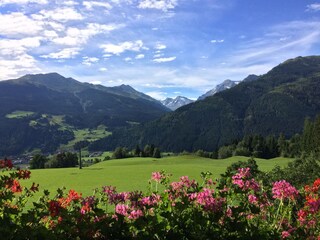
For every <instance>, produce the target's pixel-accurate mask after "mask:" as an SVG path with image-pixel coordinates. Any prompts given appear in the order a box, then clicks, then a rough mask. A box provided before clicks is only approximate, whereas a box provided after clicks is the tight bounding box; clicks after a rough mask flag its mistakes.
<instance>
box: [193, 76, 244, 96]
mask: <svg viewBox="0 0 320 240" xmlns="http://www.w3.org/2000/svg"><path fill="white" fill-rule="evenodd" d="M238 83H239V81H232V80H230V79H227V80H224V81H223V82H222V83H220V84H218V85H217V86H216V87H215V88H213V89H211V90H210V91H208V92H206V93H205V94H203V95H201V96H200V97H199V98H198V100H203V99H205V98H207V97H210V96H213V95H214V94H216V93H218V92H221V91H224V90H226V89H230V88H232V87H234V86H236V85H237V84H238Z"/></svg>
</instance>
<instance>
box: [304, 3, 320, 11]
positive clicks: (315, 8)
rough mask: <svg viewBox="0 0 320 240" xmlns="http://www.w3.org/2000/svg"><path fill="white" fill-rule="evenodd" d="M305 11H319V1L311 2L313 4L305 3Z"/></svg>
mask: <svg viewBox="0 0 320 240" xmlns="http://www.w3.org/2000/svg"><path fill="white" fill-rule="evenodd" d="M306 11H312V12H317V11H320V3H313V4H309V5H307V10H306Z"/></svg>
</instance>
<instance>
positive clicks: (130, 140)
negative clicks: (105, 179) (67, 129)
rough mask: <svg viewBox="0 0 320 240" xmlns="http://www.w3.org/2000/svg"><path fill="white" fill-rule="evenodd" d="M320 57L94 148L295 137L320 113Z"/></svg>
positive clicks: (172, 147) (177, 147)
mask: <svg viewBox="0 0 320 240" xmlns="http://www.w3.org/2000/svg"><path fill="white" fill-rule="evenodd" d="M319 92H320V57H319V56H310V57H298V58H295V59H290V60H287V61H286V62H284V63H282V64H280V65H278V66H277V67H275V68H273V69H272V70H271V71H269V72H268V73H267V74H264V75H262V76H260V77H259V79H258V80H256V81H245V82H241V83H239V84H238V85H237V86H234V87H233V88H231V89H228V90H225V91H222V92H220V93H217V94H215V95H214V96H211V97H208V98H206V99H204V100H202V101H197V102H195V103H191V104H189V105H186V106H184V107H181V108H179V109H178V110H176V111H175V112H172V113H168V114H166V115H164V116H162V117H161V118H159V119H157V120H155V121H152V122H148V123H146V124H144V125H143V126H138V127H135V128H129V129H125V130H119V131H116V132H114V133H113V135H112V136H109V137H108V138H105V139H103V140H100V141H97V142H96V143H95V144H93V145H92V146H91V148H92V149H100V148H106V146H108V148H109V149H114V147H115V146H127V147H134V145H135V144H140V145H144V144H146V143H153V144H155V145H156V146H159V147H161V149H162V150H163V151H183V150H188V151H192V150H197V149H203V150H208V151H212V150H214V149H216V148H217V147H219V146H221V145H224V144H227V143H230V142H231V141H233V140H235V139H240V138H242V137H243V136H244V135H246V134H251V133H254V134H262V135H269V134H279V133H284V134H285V135H287V136H291V135H293V134H295V133H297V132H299V131H301V129H302V126H303V122H304V119H305V117H307V116H309V117H314V116H315V115H316V114H318V113H320V94H319Z"/></svg>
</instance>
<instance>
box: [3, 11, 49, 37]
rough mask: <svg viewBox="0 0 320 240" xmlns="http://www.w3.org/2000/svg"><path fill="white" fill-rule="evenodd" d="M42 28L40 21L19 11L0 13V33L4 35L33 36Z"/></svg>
mask: <svg viewBox="0 0 320 240" xmlns="http://www.w3.org/2000/svg"><path fill="white" fill-rule="evenodd" d="M42 29H43V26H42V23H40V22H38V21H35V20H33V19H30V18H29V17H27V16H26V15H24V14H23V13H20V12H13V13H10V14H0V35H3V36H6V37H19V36H34V35H36V34H38V33H39V32H40V31H41V30H42Z"/></svg>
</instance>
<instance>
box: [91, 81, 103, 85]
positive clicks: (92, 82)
mask: <svg viewBox="0 0 320 240" xmlns="http://www.w3.org/2000/svg"><path fill="white" fill-rule="evenodd" d="M89 83H91V84H94V85H100V84H102V82H101V81H91V82H89Z"/></svg>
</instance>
